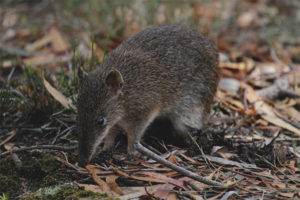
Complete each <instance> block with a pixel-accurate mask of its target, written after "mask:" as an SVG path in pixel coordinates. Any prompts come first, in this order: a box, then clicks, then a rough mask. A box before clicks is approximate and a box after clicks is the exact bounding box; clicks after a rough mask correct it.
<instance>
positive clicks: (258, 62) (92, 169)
mask: <svg viewBox="0 0 300 200" xmlns="http://www.w3.org/2000/svg"><path fill="white" fill-rule="evenodd" d="M117 2H118V1H96V0H88V1H85V2H83V1H82V2H81V1H76V0H72V1H62V2H56V3H53V1H48V0H43V1H42V0H32V1H8V0H4V1H2V2H1V3H0V199H1V200H4V199H115V198H119V199H131V198H137V199H297V198H298V199H300V98H299V94H300V87H299V86H300V37H299V35H300V29H299V24H300V11H299V10H300V4H299V2H298V1H280V0H277V1H272V0H269V1H268V0H267V1H259V0H258V1H241V2H239V3H237V2H236V1H234V0H232V1H224V2H226V3H222V2H223V1H216V0H214V1H207V0H203V1H193V0H188V1H185V2H184V3H183V2H182V1H177V0H176V1H170V2H169V1H158V0H153V1H145V0H132V1H122V3H121V2H119V3H117ZM148 11H149V12H148ZM150 11H151V12H150ZM158 23H179V24H185V25H189V26H192V27H195V28H196V29H198V30H199V31H201V32H203V33H204V34H206V35H208V37H210V38H211V39H213V40H214V41H215V42H216V44H217V46H218V49H219V51H220V68H221V70H222V79H221V81H220V84H219V88H218V91H217V94H216V98H215V101H214V105H213V109H212V112H211V117H210V119H209V120H208V126H207V127H206V128H205V129H203V130H201V131H198V132H197V134H195V135H194V136H193V139H194V144H193V145H190V146H185V145H183V144H182V143H181V140H178V139H177V138H174V137H172V132H173V129H172V126H171V125H170V122H168V121H159V120H157V121H155V122H154V123H153V124H152V125H151V127H150V128H149V130H147V134H146V135H145V136H144V138H143V142H142V144H143V145H144V146H146V147H147V148H149V149H151V150H153V151H155V152H156V153H158V154H160V156H161V157H162V158H165V159H167V160H168V161H170V162H171V163H174V164H176V165H177V166H181V167H184V168H185V169H188V170H189V171H192V172H194V173H196V174H198V175H201V176H203V177H206V178H207V179H210V180H215V181H218V182H220V183H222V184H225V185H227V186H228V187H227V188H222V187H216V186H210V185H206V184H204V183H200V182H198V181H196V180H193V179H192V178H189V177H186V176H184V175H182V174H181V173H179V172H176V171H174V170H172V169H170V168H168V167H166V166H164V165H162V164H159V163H157V162H155V161H153V160H151V159H145V160H143V159H141V158H137V157H135V158H133V159H128V157H127V154H126V136H125V135H124V134H123V133H120V135H119V136H118V137H117V138H116V141H115V146H114V149H113V150H112V151H111V152H105V153H101V154H100V155H97V156H94V158H93V159H92V161H91V162H90V164H89V165H87V167H86V168H82V167H79V166H78V160H77V156H78V150H77V148H76V146H77V144H78V138H77V129H76V113H77V111H76V101H77V93H78V86H77V84H78V83H77V75H76V67H77V66H81V67H82V68H84V69H85V70H86V71H91V70H93V69H95V68H96V67H97V65H98V64H99V63H101V62H102V60H103V58H104V57H105V55H106V54H107V53H109V52H110V51H111V50H113V49H114V48H116V47H117V46H118V45H119V44H120V43H121V42H122V41H123V40H124V39H126V38H128V37H129V36H131V35H132V34H134V33H136V32H138V31H140V30H142V29H143V28H146V27H148V26H151V25H153V24H158Z"/></svg>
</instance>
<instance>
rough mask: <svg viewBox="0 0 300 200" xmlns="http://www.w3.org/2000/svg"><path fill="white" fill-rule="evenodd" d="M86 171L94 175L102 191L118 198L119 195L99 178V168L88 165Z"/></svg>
mask: <svg viewBox="0 0 300 200" xmlns="http://www.w3.org/2000/svg"><path fill="white" fill-rule="evenodd" d="M86 169H87V170H88V171H89V172H91V173H92V177H93V179H94V181H95V182H96V183H97V184H98V185H99V187H100V188H101V190H102V191H104V192H106V193H107V194H108V195H109V196H118V194H117V193H115V192H114V191H112V190H111V189H110V187H109V186H108V185H107V184H106V183H105V181H103V180H102V179H101V178H99V177H98V176H97V172H98V169H97V168H94V167H93V166H91V165H87V166H86Z"/></svg>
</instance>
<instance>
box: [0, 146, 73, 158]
mask: <svg viewBox="0 0 300 200" xmlns="http://www.w3.org/2000/svg"><path fill="white" fill-rule="evenodd" d="M76 148H77V145H74V146H68V147H64V146H56V145H36V146H31V147H23V148H19V149H15V150H11V151H6V152H4V153H1V154H0V158H2V157H4V156H6V155H8V154H10V153H18V152H22V151H27V150H33V149H51V150H58V151H71V150H74V149H76Z"/></svg>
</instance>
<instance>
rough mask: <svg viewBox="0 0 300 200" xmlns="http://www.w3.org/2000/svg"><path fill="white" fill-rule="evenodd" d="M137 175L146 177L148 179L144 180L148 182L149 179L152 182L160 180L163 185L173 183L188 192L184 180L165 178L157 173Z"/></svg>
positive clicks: (145, 172)
mask: <svg viewBox="0 0 300 200" xmlns="http://www.w3.org/2000/svg"><path fill="white" fill-rule="evenodd" d="M136 174H141V175H146V177H143V179H144V180H147V179H149V181H150V180H158V181H160V182H161V183H171V184H173V185H176V186H178V187H181V188H183V189H185V190H188V188H187V187H186V186H185V185H184V183H183V181H182V180H177V179H173V178H170V177H167V176H165V175H164V174H159V173H155V172H147V171H144V172H138V173H136ZM134 177H136V176H134ZM150 182H151V181H150Z"/></svg>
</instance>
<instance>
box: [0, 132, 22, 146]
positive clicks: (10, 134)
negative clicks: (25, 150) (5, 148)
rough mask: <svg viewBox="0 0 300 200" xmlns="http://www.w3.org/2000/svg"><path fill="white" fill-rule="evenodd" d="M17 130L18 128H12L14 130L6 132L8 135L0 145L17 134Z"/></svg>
mask: <svg viewBox="0 0 300 200" xmlns="http://www.w3.org/2000/svg"><path fill="white" fill-rule="evenodd" d="M17 131H18V129H14V130H12V131H10V132H9V134H8V135H9V136H8V137H7V138H6V139H5V140H3V141H2V142H1V143H0V146H2V145H3V144H5V143H7V142H8V141H9V140H11V139H12V138H13V137H14V136H15V135H16V134H17Z"/></svg>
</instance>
